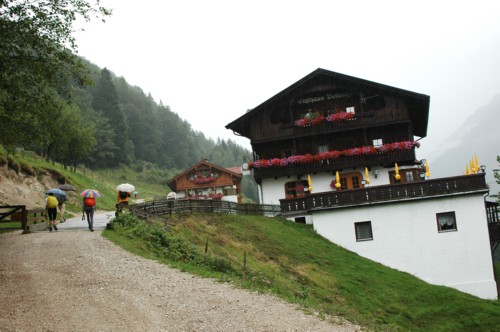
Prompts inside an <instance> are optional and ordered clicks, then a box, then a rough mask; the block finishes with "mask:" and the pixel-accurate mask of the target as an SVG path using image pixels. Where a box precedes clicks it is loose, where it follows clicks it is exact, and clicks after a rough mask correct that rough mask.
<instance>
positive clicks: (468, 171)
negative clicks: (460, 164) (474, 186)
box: [465, 165, 470, 175]
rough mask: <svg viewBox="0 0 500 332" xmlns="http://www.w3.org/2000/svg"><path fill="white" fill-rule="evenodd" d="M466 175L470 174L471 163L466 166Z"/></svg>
mask: <svg viewBox="0 0 500 332" xmlns="http://www.w3.org/2000/svg"><path fill="white" fill-rule="evenodd" d="M465 175H470V169H469V165H467V167H466V168H465Z"/></svg>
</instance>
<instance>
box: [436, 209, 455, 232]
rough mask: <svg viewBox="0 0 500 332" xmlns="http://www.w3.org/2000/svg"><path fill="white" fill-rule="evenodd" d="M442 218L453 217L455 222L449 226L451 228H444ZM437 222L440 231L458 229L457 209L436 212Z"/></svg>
mask: <svg viewBox="0 0 500 332" xmlns="http://www.w3.org/2000/svg"><path fill="white" fill-rule="evenodd" d="M441 218H451V219H452V220H453V223H452V224H451V225H450V226H449V228H448V227H446V228H444V227H443V226H444V225H443V224H442V223H441V220H442V219H441ZM436 223H437V228H438V232H439V233H445V232H456V231H457V230H458V228H457V216H456V215H455V211H449V212H440V213H436Z"/></svg>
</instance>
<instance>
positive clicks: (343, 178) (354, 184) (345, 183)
mask: <svg viewBox="0 0 500 332" xmlns="http://www.w3.org/2000/svg"><path fill="white" fill-rule="evenodd" d="M362 179H363V175H361V173H359V172H352V173H344V174H341V175H340V189H341V190H347V189H356V188H361V180H362ZM333 181H334V182H333V186H332V185H331V186H332V189H335V186H334V184H335V179H334V180H333Z"/></svg>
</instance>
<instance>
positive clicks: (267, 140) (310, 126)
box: [226, 68, 498, 299]
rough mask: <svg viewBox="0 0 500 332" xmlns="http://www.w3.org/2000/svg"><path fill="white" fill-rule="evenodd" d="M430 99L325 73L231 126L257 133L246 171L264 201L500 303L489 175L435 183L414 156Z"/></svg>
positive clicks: (328, 233) (347, 243) (384, 258)
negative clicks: (488, 202) (487, 202)
mask: <svg viewBox="0 0 500 332" xmlns="http://www.w3.org/2000/svg"><path fill="white" fill-rule="evenodd" d="M429 103H430V97H429V96H427V95H424V94H420V93H415V92H411V91H407V90H403V89H399V88H395V87H391V86H388V85H384V84H380V83H375V82H371V81H367V80H364V79H360V78H355V77H352V76H347V75H344V74H340V73H336V72H332V71H328V70H324V69H321V68H320V69H317V70H315V71H313V72H312V73H310V74H309V75H307V76H305V77H304V78H302V79H301V80H299V81H297V82H296V83H294V84H292V85H291V86H289V87H288V88H286V89H284V90H283V91H281V92H279V93H278V94H276V95H275V96H273V97H271V98H270V99H268V100H266V101H264V102H263V103H262V104H260V105H258V106H257V107H255V108H254V109H252V110H251V111H249V112H247V113H245V114H244V115H242V116H241V117H239V118H238V119H236V120H234V121H233V122H231V123H229V124H228V125H226V128H227V129H230V130H232V131H233V132H234V133H235V134H236V135H239V136H244V137H246V138H248V139H250V142H251V146H252V150H253V160H250V161H248V163H246V164H245V165H243V167H244V170H245V169H247V170H250V171H251V173H252V175H253V177H254V178H255V180H256V182H257V184H258V185H259V195H260V200H261V203H264V204H279V205H280V207H281V211H282V214H283V216H284V217H286V218H287V219H290V220H293V221H296V222H303V223H308V224H312V225H313V226H314V229H315V230H316V231H317V232H318V233H319V234H321V235H322V236H324V237H325V238H327V239H329V240H330V241H332V242H334V243H336V244H339V245H341V246H343V247H345V248H347V249H349V250H352V251H354V252H357V253H358V254H360V255H362V256H365V257H367V258H370V259H372V260H375V261H378V262H380V263H382V264H385V265H387V266H390V267H393V268H395V269H398V270H401V271H406V272H408V273H411V274H413V275H415V276H417V277H419V278H421V279H423V280H425V281H427V282H429V283H433V284H438V285H446V286H449V287H453V288H456V289H458V290H461V291H463V292H466V293H470V294H473V295H475V296H479V297H482V298H489V299H492V298H494V299H496V298H497V288H496V282H495V275H494V269H493V262H492V247H493V245H494V243H493V242H490V237H491V236H490V233H491V230H492V229H494V228H493V227H491V225H492V224H493V223H488V219H487V209H486V206H485V197H486V196H487V195H488V193H489V189H488V187H487V185H486V181H485V176H484V173H483V172H482V171H481V168H480V167H479V165H474V169H473V170H472V172H471V173H472V174H470V175H466V176H464V175H460V176H452V177H447V178H440V179H433V178H431V173H430V169H429V165H428V162H427V161H426V160H425V159H419V158H417V153H416V152H417V149H418V147H419V146H420V144H421V142H422V139H423V138H425V137H426V135H427V123H428V119H429ZM495 209H496V207H495ZM497 221H498V218H497ZM489 225H490V226H489ZM496 225H498V224H496ZM496 229H497V232H498V227H496ZM492 238H498V236H496V237H495V236H493V237H492Z"/></svg>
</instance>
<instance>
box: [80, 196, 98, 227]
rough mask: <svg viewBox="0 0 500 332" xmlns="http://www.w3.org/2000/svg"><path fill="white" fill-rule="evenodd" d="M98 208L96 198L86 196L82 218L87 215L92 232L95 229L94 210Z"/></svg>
mask: <svg viewBox="0 0 500 332" xmlns="http://www.w3.org/2000/svg"><path fill="white" fill-rule="evenodd" d="M95 210H96V204H95V198H94V197H84V198H83V204H82V219H85V215H86V216H87V223H88V224H89V229H90V231H91V232H93V231H94V211H95Z"/></svg>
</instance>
